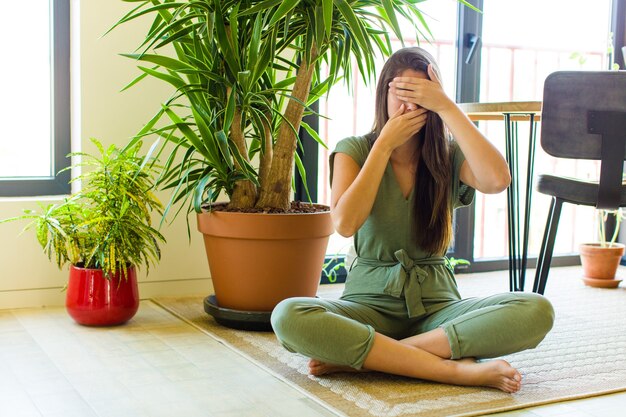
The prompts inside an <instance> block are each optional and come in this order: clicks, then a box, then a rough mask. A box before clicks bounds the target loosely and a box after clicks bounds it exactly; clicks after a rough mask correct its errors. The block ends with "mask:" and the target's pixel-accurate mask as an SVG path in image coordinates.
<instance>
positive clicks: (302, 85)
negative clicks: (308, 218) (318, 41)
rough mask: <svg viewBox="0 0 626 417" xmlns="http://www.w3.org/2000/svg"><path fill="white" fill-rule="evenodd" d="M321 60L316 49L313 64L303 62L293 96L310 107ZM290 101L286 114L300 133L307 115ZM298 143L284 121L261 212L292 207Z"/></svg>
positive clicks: (313, 52)
mask: <svg viewBox="0 0 626 417" xmlns="http://www.w3.org/2000/svg"><path fill="white" fill-rule="evenodd" d="M316 58H317V49H316V48H315V46H314V47H313V50H312V51H311V61H310V62H307V60H306V57H303V58H302V63H301V64H300V67H299V68H298V73H297V75H296V82H295V85H294V87H293V91H292V96H293V97H295V98H296V99H298V100H300V102H302V103H306V101H307V99H308V97H309V89H310V86H311V79H312V78H313V69H314V67H315V65H313V64H312V63H313V62H315V59H316ZM300 102H298V101H296V100H293V99H290V100H289V103H288V104H287V110H285V119H286V120H287V121H289V122H290V123H291V125H292V126H293V128H294V129H295V131H296V132H297V131H298V129H300V122H301V121H302V115H303V113H304V107H303V106H302V104H301V103H300ZM297 145H298V140H297V137H296V135H295V134H294V132H293V130H292V128H291V126H289V124H288V123H286V121H285V120H283V121H282V122H281V124H280V129H279V131H278V139H277V140H276V145H275V146H274V156H273V158H272V166H271V168H270V172H269V178H267V179H268V182H267V184H262V185H261V196H260V198H259V201H258V202H257V204H256V206H257V207H259V208H276V209H282V210H287V209H289V206H290V203H291V178H292V176H293V164H294V154H295V152H296V146H297Z"/></svg>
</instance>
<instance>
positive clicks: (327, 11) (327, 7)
mask: <svg viewBox="0 0 626 417" xmlns="http://www.w3.org/2000/svg"><path fill="white" fill-rule="evenodd" d="M322 6H323V7H324V30H325V31H326V37H327V38H330V36H331V34H332V27H333V11H334V7H333V0H322Z"/></svg>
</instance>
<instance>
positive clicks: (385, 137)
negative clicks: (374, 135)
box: [376, 103, 428, 151]
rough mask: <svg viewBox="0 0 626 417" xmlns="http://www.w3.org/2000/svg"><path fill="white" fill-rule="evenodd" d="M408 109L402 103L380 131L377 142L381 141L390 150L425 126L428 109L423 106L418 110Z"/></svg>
mask: <svg viewBox="0 0 626 417" xmlns="http://www.w3.org/2000/svg"><path fill="white" fill-rule="evenodd" d="M406 109H407V105H406V104H405V103H402V104H401V105H400V107H399V108H398V110H396V112H395V113H394V114H393V115H391V117H390V118H389V120H388V121H387V123H386V124H385V126H384V127H383V129H382V131H381V132H380V135H379V137H378V139H376V143H379V142H380V144H381V145H383V144H384V145H385V147H387V148H388V150H389V151H393V150H394V149H396V148H397V147H399V146H401V145H403V144H404V143H406V142H407V141H408V140H409V139H411V138H412V137H413V136H414V135H415V134H417V133H418V132H419V131H420V130H421V129H422V127H424V124H426V113H428V110H426V109H424V108H421V107H420V108H418V109H417V110H409V111H407V110H406Z"/></svg>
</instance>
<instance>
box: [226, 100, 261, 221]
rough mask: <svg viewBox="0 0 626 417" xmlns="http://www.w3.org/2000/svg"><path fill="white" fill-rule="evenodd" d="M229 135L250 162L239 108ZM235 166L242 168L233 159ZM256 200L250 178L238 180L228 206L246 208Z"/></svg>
mask: <svg viewBox="0 0 626 417" xmlns="http://www.w3.org/2000/svg"><path fill="white" fill-rule="evenodd" d="M230 137H231V139H232V140H233V142H234V143H235V145H236V146H237V149H238V150H239V153H240V154H241V156H242V158H244V159H245V160H246V161H248V162H250V159H249V158H248V147H247V146H246V139H245V138H244V136H243V132H242V131H241V110H239V109H236V110H235V115H234V117H233V123H232V125H231V127H230ZM235 167H236V168H237V169H242V167H240V166H239V164H238V163H237V161H236V160H235ZM256 200H257V189H256V186H255V185H254V183H253V182H252V181H250V180H240V181H237V182H236V183H235V188H234V190H233V194H232V195H231V196H230V203H229V204H228V207H234V208H239V209H247V208H252V207H254V203H255V202H256Z"/></svg>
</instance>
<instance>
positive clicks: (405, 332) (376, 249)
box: [272, 136, 554, 369]
mask: <svg viewBox="0 0 626 417" xmlns="http://www.w3.org/2000/svg"><path fill="white" fill-rule="evenodd" d="M370 149H371V146H370V143H369V141H368V139H367V137H366V136H361V137H349V138H346V139H343V140H342V141H340V142H339V143H338V144H337V147H336V149H335V151H334V152H333V153H332V154H331V156H330V169H331V181H332V169H333V161H334V155H335V154H336V153H338V152H341V153H345V154H347V155H349V156H350V157H352V158H353V159H354V161H355V162H356V163H357V164H358V165H359V166H361V167H362V166H363V164H364V163H365V160H366V158H367V156H368V154H369V151H370ZM451 158H452V166H453V169H454V172H453V175H452V187H451V190H452V192H451V198H452V207H453V209H454V208H457V207H461V206H464V205H468V204H470V203H471V202H472V200H473V197H474V190H473V189H472V188H471V187H468V186H466V185H465V184H463V183H461V182H460V180H459V172H460V168H461V165H462V163H463V161H464V160H465V157H464V156H463V153H462V152H461V150H460V148H459V147H458V145H456V143H454V142H453V143H452V152H451ZM412 198H413V192H412V193H411V196H409V198H408V199H405V198H404V196H403V194H402V192H401V190H400V186H399V184H398V182H397V180H396V177H395V174H394V172H393V169H392V167H391V163H390V162H389V163H388V164H387V167H386V169H385V173H384V174H383V177H382V180H381V182H380V186H379V189H378V194H377V196H376V200H375V202H374V205H373V207H372V211H371V213H370V215H369V217H368V218H367V220H366V221H365V223H364V224H363V225H362V226H361V228H360V229H359V230H358V232H357V233H356V234H355V236H354V246H355V249H356V253H357V258H356V261H355V263H354V265H352V268H351V269H350V271H349V273H348V277H347V279H346V285H345V290H344V292H343V294H342V296H341V298H340V299H339V300H326V299H318V298H290V299H287V300H284V301H282V302H281V303H279V304H278V305H277V306H276V308H275V309H274V311H273V313H272V327H273V329H274V332H275V333H276V336H277V337H278V340H279V341H280V342H281V344H282V345H283V346H284V347H285V348H286V349H288V350H289V351H292V352H298V353H301V354H303V355H305V356H307V357H310V358H315V359H318V360H321V361H323V362H327V363H332V364H337V365H348V366H351V367H353V368H356V369H360V368H361V367H362V365H363V362H364V361H365V358H366V357H367V355H368V353H369V351H370V349H371V347H372V343H373V341H374V333H375V332H379V333H382V334H384V335H386V336H389V337H392V338H394V339H398V340H399V339H403V338H406V337H410V336H414V335H417V334H420V333H424V332H427V331H429V330H432V329H435V328H437V327H441V328H442V329H443V330H444V331H445V334H446V335H447V337H448V340H449V343H450V348H451V352H452V359H459V358H464V357H473V358H491V357H496V356H501V355H505V354H509V353H513V352H518V351H521V350H524V349H529V348H533V347H536V346H537V345H538V344H539V342H541V340H543V338H544V337H545V335H546V334H547V333H548V331H549V330H550V329H551V328H552V324H553V321H554V310H553V309H552V305H551V304H550V302H549V301H548V300H547V299H546V298H544V297H542V296H540V295H538V294H534V293H519V292H517V293H504V294H498V295H493V296H490V297H485V298H470V299H461V296H460V294H459V291H458V289H457V285H456V281H455V279H454V274H453V271H452V268H451V266H450V265H449V263H448V261H447V259H446V258H444V257H440V256H428V254H427V253H425V252H424V251H423V250H422V249H420V248H419V247H418V246H417V245H416V244H415V243H414V240H413V239H412V238H411V231H412V228H411V216H412V215H413V214H412V213H413V210H412V204H411V199H412ZM349 267H350V266H349Z"/></svg>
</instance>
